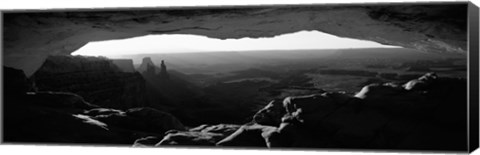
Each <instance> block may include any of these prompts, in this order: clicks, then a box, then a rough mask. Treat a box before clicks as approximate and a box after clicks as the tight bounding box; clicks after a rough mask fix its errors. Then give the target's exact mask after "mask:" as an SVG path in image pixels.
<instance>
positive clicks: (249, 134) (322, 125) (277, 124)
mask: <svg viewBox="0 0 480 155" xmlns="http://www.w3.org/2000/svg"><path fill="white" fill-rule="evenodd" d="M412 83H415V84H413V86H411V85H412ZM466 87H467V85H466V81H465V79H454V78H440V77H437V76H436V75H435V74H433V73H429V74H426V75H424V76H422V77H420V78H418V79H414V80H411V81H409V82H406V83H405V85H404V87H402V86H399V85H394V84H390V83H386V84H373V85H368V86H366V87H365V88H364V89H363V90H362V91H361V92H359V93H358V94H357V95H356V97H351V96H347V95H344V94H339V93H323V94H317V95H310V96H300V97H288V98H285V99H284V100H283V101H280V100H275V101H272V102H271V103H270V104H268V105H267V106H266V107H265V108H263V109H262V110H260V111H259V112H258V113H257V114H256V115H255V116H254V121H255V122H257V123H259V124H260V125H258V124H253V125H246V126H244V127H242V128H240V129H239V130H238V131H237V132H236V133H234V134H232V135H231V136H229V137H228V138H226V139H224V140H222V141H220V142H219V143H218V144H219V145H222V146H223V145H229V146H242V145H248V144H256V145H255V146H260V147H295V148H319V147H320V148H369V149H382V148H383V149H386V148H388V149H426V150H429V149H431V150H465V149H466V148H465V146H466V141H465V140H466V132H465V130H466V121H465V120H466V115H465V114H466ZM262 125H264V126H262ZM254 139H256V140H254ZM252 140H253V141H252Z"/></svg>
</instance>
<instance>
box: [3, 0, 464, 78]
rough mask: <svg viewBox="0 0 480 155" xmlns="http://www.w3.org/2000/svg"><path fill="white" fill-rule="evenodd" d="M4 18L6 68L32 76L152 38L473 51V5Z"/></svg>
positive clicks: (181, 10) (26, 14)
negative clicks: (302, 35) (48, 65)
mask: <svg viewBox="0 0 480 155" xmlns="http://www.w3.org/2000/svg"><path fill="white" fill-rule="evenodd" d="M3 18H4V20H3V22H4V30H3V32H4V37H3V40H4V44H3V45H4V54H3V56H4V65H5V66H9V67H14V68H18V69H22V70H24V72H25V73H26V74H27V75H28V76H30V75H31V74H33V73H34V72H35V71H36V70H37V69H38V68H39V67H40V66H41V64H42V63H43V62H44V60H45V58H46V57H47V56H48V55H52V54H53V55H55V54H70V53H72V52H74V51H75V50H77V49H79V48H80V47H82V46H84V45H85V44H87V43H88V42H91V41H102V40H112V39H125V38H131V37H138V36H144V35H151V34H196V35H204V36H207V37H211V38H219V39H227V38H244V37H249V38H260V37H273V36H277V35H282V34H287V33H293V32H298V31H303V30H311V31H321V32H325V33H329V34H332V35H336V36H339V37H348V38H355V39H361V40H370V41H375V42H378V43H381V44H385V45H395V46H402V47H405V48H413V49H417V50H419V51H424V52H433V53H440V54H445V55H449V54H452V55H457V54H466V51H467V3H451V4H447V3H445V4H408V5H392V4H389V5H369V6H364V5H349V6H340V5H339V6H336V5H323V6H322V5H311V6H308V5H299V6H251V7H219V8H157V9H153V8H152V9H140V10H128V9H125V10H121V9H116V10H83V11H68V10H67V11H65V10H64V11H50V12H24V13H15V12H7V13H4V15H3ZM319 44H328V43H324V42H319ZM185 46H188V42H186V43H185Z"/></svg>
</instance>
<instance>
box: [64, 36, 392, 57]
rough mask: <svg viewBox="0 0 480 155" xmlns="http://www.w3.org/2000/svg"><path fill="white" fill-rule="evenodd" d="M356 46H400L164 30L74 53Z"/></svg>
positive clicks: (321, 38) (328, 38)
mask: <svg viewBox="0 0 480 155" xmlns="http://www.w3.org/2000/svg"><path fill="white" fill-rule="evenodd" d="M355 48H399V47H398V46H390V45H383V44H380V43H377V42H373V41H366V40H358V39H351V38H342V37H338V36H334V35H331V34H327V33H323V32H320V31H298V32H294V33H288V34H283V35H279V36H275V37H269V38H266V37H265V38H240V39H224V40H221V39H216V38H209V37H207V36H202V35H191V34H162V35H146V36H140V37H133V38H128V39H117V40H106V41H97V42H89V43H87V44H86V45H85V46H83V47H81V48H80V49H78V50H76V51H75V52H73V53H72V55H89V56H107V57H108V56H119V55H136V54H167V53H168V54H174V53H208V52H245V51H271V50H336V49H355Z"/></svg>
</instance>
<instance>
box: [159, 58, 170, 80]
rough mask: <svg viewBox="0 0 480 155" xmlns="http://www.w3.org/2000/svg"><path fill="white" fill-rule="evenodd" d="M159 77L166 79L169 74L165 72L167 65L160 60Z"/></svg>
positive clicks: (168, 77)
mask: <svg viewBox="0 0 480 155" xmlns="http://www.w3.org/2000/svg"><path fill="white" fill-rule="evenodd" d="M159 76H160V79H164V80H168V79H170V76H169V75H168V72H167V66H166V65H165V62H164V61H163V60H162V64H160V75H159Z"/></svg>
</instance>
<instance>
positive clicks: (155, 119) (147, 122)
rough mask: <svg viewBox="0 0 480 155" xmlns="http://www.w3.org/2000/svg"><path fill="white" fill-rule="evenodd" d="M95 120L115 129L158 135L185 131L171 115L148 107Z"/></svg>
mask: <svg viewBox="0 0 480 155" xmlns="http://www.w3.org/2000/svg"><path fill="white" fill-rule="evenodd" d="M94 118H95V119H97V120H100V121H102V122H105V123H106V124H109V125H112V126H115V127H119V128H124V129H130V130H137V131H143V132H152V133H157V134H163V133H165V132H166V131H168V130H185V127H184V126H183V124H182V123H181V122H180V121H179V120H178V119H177V118H175V117H174V116H172V115H171V114H169V113H166V112H162V111H160V110H156V109H153V108H148V107H144V108H133V109H128V110H127V111H125V112H123V113H122V112H120V113H112V114H109V115H97V116H95V117H94Z"/></svg>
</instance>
